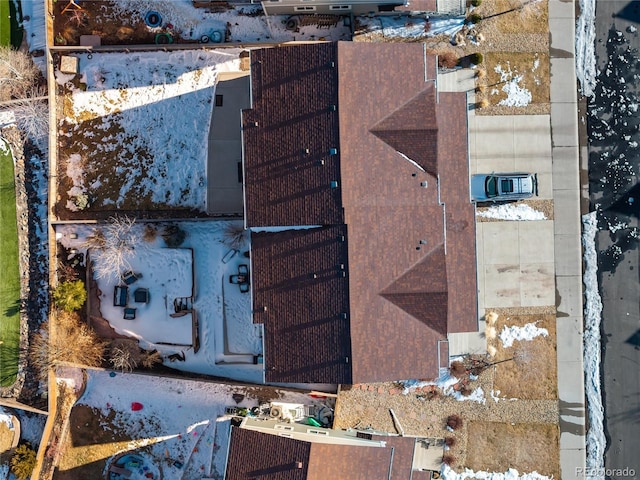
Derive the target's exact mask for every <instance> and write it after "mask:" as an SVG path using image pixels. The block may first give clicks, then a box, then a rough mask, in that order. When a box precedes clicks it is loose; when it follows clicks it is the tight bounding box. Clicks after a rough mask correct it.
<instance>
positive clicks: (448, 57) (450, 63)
mask: <svg viewBox="0 0 640 480" xmlns="http://www.w3.org/2000/svg"><path fill="white" fill-rule="evenodd" d="M456 65H458V56H457V55H456V54H455V53H454V52H452V51H446V52H443V53H440V54H438V68H455V67H456Z"/></svg>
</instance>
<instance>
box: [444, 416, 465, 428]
mask: <svg viewBox="0 0 640 480" xmlns="http://www.w3.org/2000/svg"><path fill="white" fill-rule="evenodd" d="M462 425H463V421H462V417H460V415H455V414H454V415H449V416H448V417H447V427H449V428H450V429H451V430H458V429H459V428H462Z"/></svg>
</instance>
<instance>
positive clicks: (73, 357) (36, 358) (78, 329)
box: [29, 310, 104, 379]
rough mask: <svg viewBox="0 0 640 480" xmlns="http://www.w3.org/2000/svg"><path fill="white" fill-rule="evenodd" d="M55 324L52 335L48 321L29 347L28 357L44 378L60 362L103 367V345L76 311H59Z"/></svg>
mask: <svg viewBox="0 0 640 480" xmlns="http://www.w3.org/2000/svg"><path fill="white" fill-rule="evenodd" d="M55 322H56V325H55V328H54V329H53V333H52V331H51V329H50V328H49V323H48V322H45V323H44V324H42V327H41V329H40V331H39V332H38V333H37V334H36V335H34V338H33V342H31V345H30V346H29V358H30V360H31V361H32V362H33V365H34V367H35V368H36V370H37V371H38V374H39V377H40V378H41V379H46V378H47V374H48V372H49V369H50V368H51V367H53V366H54V365H56V364H57V363H59V362H68V363H72V364H76V365H85V366H88V367H98V366H100V365H101V364H102V361H103V355H104V343H103V341H102V340H101V339H100V338H99V337H98V335H96V333H95V332H94V331H93V330H92V329H91V328H90V327H89V326H88V325H86V324H85V323H83V322H82V321H81V320H80V316H79V315H78V314H77V313H76V312H66V311H64V310H60V311H56V317H55Z"/></svg>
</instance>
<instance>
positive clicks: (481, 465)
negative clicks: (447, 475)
mask: <svg viewBox="0 0 640 480" xmlns="http://www.w3.org/2000/svg"><path fill="white" fill-rule="evenodd" d="M467 435H468V439H469V440H468V442H469V445H473V448H471V449H470V450H469V453H468V454H467V460H466V466H467V467H469V468H471V469H472V470H484V471H488V472H500V471H504V466H505V465H509V466H510V467H511V468H515V469H516V470H518V471H519V472H520V473H523V472H533V471H537V472H538V473H540V474H542V475H546V476H551V475H553V478H560V469H559V462H560V457H559V449H558V442H559V429H558V426H557V425H549V424H546V425H545V424H526V423H521V424H517V425H509V424H506V423H495V422H471V423H469V426H468V434H467ZM540 459H546V461H544V462H540Z"/></svg>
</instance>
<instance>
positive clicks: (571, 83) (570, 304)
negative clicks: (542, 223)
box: [549, 0, 586, 479]
mask: <svg viewBox="0 0 640 480" xmlns="http://www.w3.org/2000/svg"><path fill="white" fill-rule="evenodd" d="M549 31H550V37H551V48H550V53H551V145H552V157H553V198H554V205H555V222H554V243H555V252H556V253H555V272H556V295H557V300H556V306H557V310H558V313H557V324H556V328H557V344H558V350H557V358H558V396H559V398H560V475H561V478H563V479H569V478H578V474H577V472H578V471H579V470H578V469H580V468H584V467H585V462H586V460H585V437H584V434H585V401H584V368H583V361H582V325H583V319H582V306H583V296H582V255H581V252H582V247H581V238H580V236H581V225H580V213H581V212H580V193H581V186H580V163H579V146H578V106H577V88H576V72H575V59H574V52H575V5H574V1H573V0H568V1H567V0H549Z"/></svg>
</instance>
